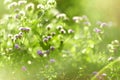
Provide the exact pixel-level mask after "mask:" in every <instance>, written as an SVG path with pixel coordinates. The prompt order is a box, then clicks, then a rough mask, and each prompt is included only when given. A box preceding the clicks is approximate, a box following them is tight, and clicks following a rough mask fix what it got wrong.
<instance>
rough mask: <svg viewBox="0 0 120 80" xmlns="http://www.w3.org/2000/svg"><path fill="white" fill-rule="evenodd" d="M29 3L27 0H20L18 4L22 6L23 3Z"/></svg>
mask: <svg viewBox="0 0 120 80" xmlns="http://www.w3.org/2000/svg"><path fill="white" fill-rule="evenodd" d="M26 3H27V1H25V0H20V1H18V5H19V6H20V5H22V4H26Z"/></svg>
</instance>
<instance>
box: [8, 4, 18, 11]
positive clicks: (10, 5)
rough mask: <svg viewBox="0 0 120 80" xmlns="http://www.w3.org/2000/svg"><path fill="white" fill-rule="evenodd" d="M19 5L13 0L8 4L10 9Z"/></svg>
mask: <svg viewBox="0 0 120 80" xmlns="http://www.w3.org/2000/svg"><path fill="white" fill-rule="evenodd" d="M15 6H17V2H12V3H11V4H9V5H8V9H11V8H12V7H15Z"/></svg>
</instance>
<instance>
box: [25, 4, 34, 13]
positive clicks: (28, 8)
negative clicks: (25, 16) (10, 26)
mask: <svg viewBox="0 0 120 80" xmlns="http://www.w3.org/2000/svg"><path fill="white" fill-rule="evenodd" d="M34 6H35V5H34V4H33V3H29V4H27V5H26V10H28V11H29V10H34Z"/></svg>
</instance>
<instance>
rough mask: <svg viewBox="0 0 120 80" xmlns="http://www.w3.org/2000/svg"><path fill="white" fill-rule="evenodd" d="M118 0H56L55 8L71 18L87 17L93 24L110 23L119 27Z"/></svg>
mask: <svg viewBox="0 0 120 80" xmlns="http://www.w3.org/2000/svg"><path fill="white" fill-rule="evenodd" d="M119 3H120V0H57V4H58V6H57V8H58V9H59V10H60V11H61V12H64V13H66V14H67V15H68V16H70V17H72V16H74V15H87V16H88V17H89V19H90V20H91V21H93V22H95V21H98V20H100V21H112V22H113V23H114V24H115V25H116V26H119V25H120V23H119V21H120V20H119V19H120V15H119V14H120V6H119Z"/></svg>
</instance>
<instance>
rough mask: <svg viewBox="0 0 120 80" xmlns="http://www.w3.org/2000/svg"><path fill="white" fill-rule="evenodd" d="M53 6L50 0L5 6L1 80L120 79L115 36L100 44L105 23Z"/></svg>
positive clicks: (0, 28)
mask: <svg viewBox="0 0 120 80" xmlns="http://www.w3.org/2000/svg"><path fill="white" fill-rule="evenodd" d="M56 4H57V3H56V2H55V1H54V0H44V1H42V0H39V1H37V0H34V1H29V0H28V1H15V2H13V1H12V2H7V3H5V4H4V5H5V6H6V7H5V8H6V11H7V14H5V15H4V16H2V18H1V19H0V60H1V62H0V80H90V79H92V80H96V79H98V80H101V79H105V80H109V79H111V80H113V79H119V77H117V76H119V74H118V72H119V66H117V63H119V61H120V59H119V57H117V56H118V55H119V54H118V53H119V51H120V43H119V40H114V39H113V40H110V41H109V42H108V43H106V44H104V43H105V42H104V41H105V39H106V36H105V35H106V34H105V33H106V30H108V29H110V26H109V23H105V22H98V23H97V24H95V25H94V24H92V23H91V22H90V20H89V19H88V17H87V16H85V15H83V16H74V17H73V18H71V17H68V16H67V14H64V13H60V12H59V11H58V10H57V9H56ZM71 24H72V25H71ZM94 26H96V27H94ZM114 66H115V67H114ZM6 75H7V77H6Z"/></svg>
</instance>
